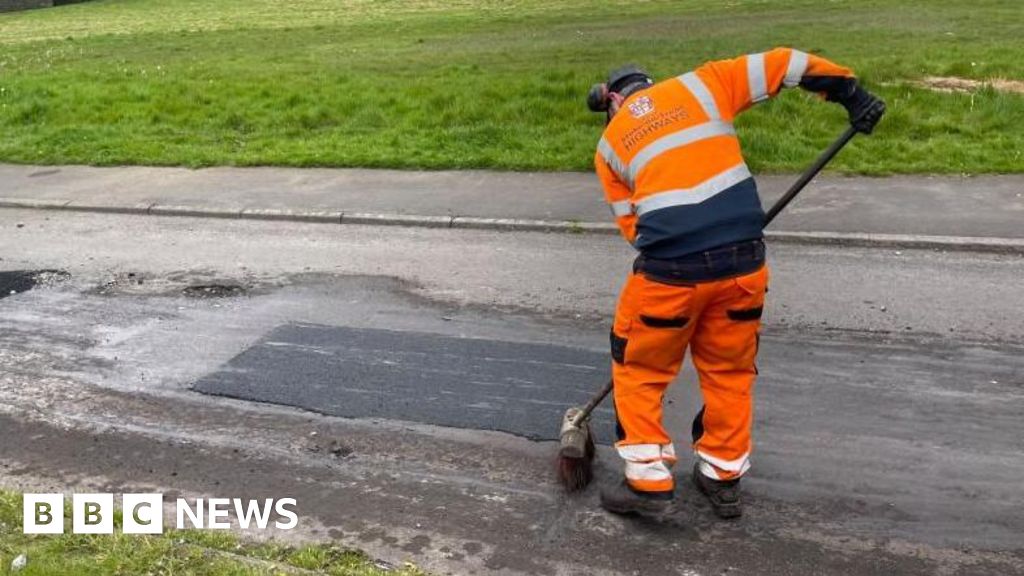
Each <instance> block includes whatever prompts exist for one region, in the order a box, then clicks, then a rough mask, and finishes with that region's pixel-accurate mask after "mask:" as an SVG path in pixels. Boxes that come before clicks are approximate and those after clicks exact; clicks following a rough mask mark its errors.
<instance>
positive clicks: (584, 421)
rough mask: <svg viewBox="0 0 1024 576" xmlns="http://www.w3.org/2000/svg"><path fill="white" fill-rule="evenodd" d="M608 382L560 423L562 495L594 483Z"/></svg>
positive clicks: (827, 156)
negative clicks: (593, 418)
mask: <svg viewBox="0 0 1024 576" xmlns="http://www.w3.org/2000/svg"><path fill="white" fill-rule="evenodd" d="M856 134H857V129H856V128H854V127H853V126H850V127H849V128H847V129H846V131H845V132H843V134H842V135H841V136H840V137H839V138H838V139H837V140H836V141H835V142H833V143H832V145H831V146H829V147H828V148H827V149H826V150H825V151H824V152H822V153H821V156H819V157H818V159H817V160H815V161H814V164H812V165H811V167H810V168H808V169H807V170H806V171H804V173H803V174H801V175H800V177H799V178H797V181H796V182H794V183H793V185H792V186H790V188H789V190H788V191H787V192H786V193H785V194H783V196H782V198H779V200H778V201H777V202H775V204H774V205H773V206H772V207H771V209H770V210H768V213H767V214H766V215H765V218H764V225H765V226H768V224H769V223H771V221H772V220H774V219H775V217H776V216H778V215H779V212H782V209H783V208H785V207H786V205H787V204H789V203H790V201H792V200H793V198H795V197H796V195H797V194H798V193H799V192H800V191H801V190H803V189H804V187H805V186H807V183H808V182H810V181H811V180H812V179H813V178H814V177H815V176H817V175H818V172H820V171H821V169H822V168H824V167H825V165H826V164H828V162H829V161H830V160H832V158H833V157H834V156H835V155H836V154H837V153H839V150H841V149H842V148H843V146H845V145H846V143H847V142H849V141H850V139H852V138H853V137H854V136H855V135H856ZM612 384H613V382H612V381H611V380H609V381H608V383H607V384H605V385H604V388H602V389H601V391H600V392H598V393H597V395H596V396H594V397H593V398H591V399H590V401H589V402H587V404H586V406H583V407H582V408H577V407H575V406H574V407H572V408H569V409H568V410H567V411H566V412H565V417H564V418H563V419H562V430H561V432H560V433H559V449H558V481H559V482H560V483H561V484H562V486H563V487H564V488H565V490H566V492H578V491H580V490H583V489H584V488H586V487H587V485H589V484H590V481H591V480H593V479H594V456H595V455H596V449H595V446H594V436H593V434H592V433H591V431H590V413H591V412H593V411H594V408H597V406H598V404H600V403H601V402H602V401H603V400H604V399H605V396H608V393H609V392H611V391H612Z"/></svg>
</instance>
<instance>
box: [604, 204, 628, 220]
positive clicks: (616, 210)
mask: <svg viewBox="0 0 1024 576" xmlns="http://www.w3.org/2000/svg"><path fill="white" fill-rule="evenodd" d="M608 207H609V208H611V209H612V216H615V217H616V218H619V217H621V216H629V215H630V214H632V213H633V203H632V202H630V201H629V200H619V201H618V202H611V203H609V204H608Z"/></svg>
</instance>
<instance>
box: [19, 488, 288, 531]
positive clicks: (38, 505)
mask: <svg viewBox="0 0 1024 576" xmlns="http://www.w3.org/2000/svg"><path fill="white" fill-rule="evenodd" d="M295 506H296V502H295V499H294V498H280V499H277V500H275V499H273V498H266V499H263V500H243V499H241V498H196V499H194V500H188V499H186V498H178V499H177V500H176V501H175V505H174V509H175V527H176V528H177V529H178V530H185V529H188V528H200V529H211V530H228V529H230V528H231V527H232V519H233V520H234V522H235V523H236V524H237V525H238V527H239V528H241V529H243V530H253V529H258V530H266V529H267V528H268V527H269V526H271V524H272V525H273V526H274V527H275V528H277V529H278V530H291V529H292V528H295V527H296V526H297V525H298V523H299V517H298V515H297V514H296V513H295ZM22 507H23V510H22V512H23V514H22V516H23V526H24V533H25V534H63V533H64V495H63V494H25V496H24V501H23V503H22ZM115 510H116V509H115V507H114V495H113V494H75V495H73V496H72V497H71V532H72V533H73V534H113V533H114V513H115ZM121 510H122V520H121V532H123V533H124V534H161V533H163V531H164V496H163V494H123V495H122V496H121ZM271 520H273V522H271Z"/></svg>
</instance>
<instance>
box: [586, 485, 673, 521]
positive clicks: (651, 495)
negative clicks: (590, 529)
mask: <svg viewBox="0 0 1024 576" xmlns="http://www.w3.org/2000/svg"><path fill="white" fill-rule="evenodd" d="M670 504H672V493H671V492H638V491H636V490H633V489H632V488H630V486H629V484H627V483H626V481H625V480H623V481H622V482H620V483H619V484H616V485H614V486H608V487H605V488H602V489H601V507H602V508H604V509H605V510H607V511H609V512H613V513H615V514H645V515H659V514H663V513H664V512H666V511H667V510H668V508H669V505H670Z"/></svg>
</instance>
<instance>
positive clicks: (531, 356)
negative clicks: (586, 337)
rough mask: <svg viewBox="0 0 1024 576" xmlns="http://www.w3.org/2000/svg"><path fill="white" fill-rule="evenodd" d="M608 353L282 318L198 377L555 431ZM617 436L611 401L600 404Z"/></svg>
mask: <svg viewBox="0 0 1024 576" xmlns="http://www.w3.org/2000/svg"><path fill="white" fill-rule="evenodd" d="M609 361H610V360H609V356H608V354H607V353H601V352H595V351H592V350H586V349H580V348H572V347H568V346H557V345H546V344H529V343H521V342H508V341H502V340H485V339H474V338H460V337H454V336H445V335H440V334H431V333H423V332H397V331H390V330H377V329H365V328H349V327H338V326H322V325H315V324H285V325H282V326H279V327H277V328H275V329H274V330H272V331H271V332H270V333H269V334H267V335H266V336H265V337H263V338H262V339H260V340H259V341H258V342H256V343H255V344H254V345H252V346H251V347H249V348H247V349H246V350H244V351H243V352H242V353H240V354H238V355H237V356H235V357H234V358H232V359H231V360H230V361H228V363H227V364H226V365H225V366H223V367H222V368H221V369H220V370H218V371H216V372H214V373H211V374H209V375H207V376H205V377H203V378H201V379H200V380H198V381H197V382H195V383H194V384H193V389H195V390H197V391H199V392H202V393H205V394H212V395H217V396H227V397H231V398H238V399H242V400H251V401H256V402H268V403H272V404H281V405H285V406H294V407H297V408H303V409H306V410H310V411H313V412H318V413H322V414H328V415H332V416H341V417H346V418H388V419H394V420H404V421H409V422H418V423H423V424H434V425H439V426H449V427H454V428H467V429H476V430H497V431H501V432H508V433H510V434H515V435H517V436H522V437H525V438H529V439H532V440H556V439H557V438H558V432H559V428H560V426H561V421H562V417H563V415H564V413H565V410H566V408H568V407H569V406H574V405H581V404H583V403H585V402H586V401H587V399H588V398H589V397H590V396H591V395H593V394H594V393H595V392H596V391H597V390H599V389H600V388H601V386H602V384H604V382H606V381H607V379H608V377H609V368H610V367H609ZM593 418H594V430H595V434H596V436H597V438H598V441H599V442H602V443H611V442H612V441H613V440H614V416H613V412H612V409H611V406H610V403H606V404H605V405H604V406H602V407H600V408H599V409H598V410H597V411H595V413H594V416H593Z"/></svg>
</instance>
